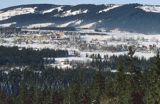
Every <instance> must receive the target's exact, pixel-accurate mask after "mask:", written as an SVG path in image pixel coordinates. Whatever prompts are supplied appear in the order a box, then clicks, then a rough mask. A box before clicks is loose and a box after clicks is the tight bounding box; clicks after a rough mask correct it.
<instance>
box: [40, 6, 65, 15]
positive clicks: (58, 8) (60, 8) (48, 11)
mask: <svg viewBox="0 0 160 104" xmlns="http://www.w3.org/2000/svg"><path fill="white" fill-rule="evenodd" d="M62 7H63V6H60V7H56V8H52V9H49V10H45V11H43V12H42V13H43V14H45V13H50V12H53V11H54V10H58V12H60V11H63V9H62Z"/></svg>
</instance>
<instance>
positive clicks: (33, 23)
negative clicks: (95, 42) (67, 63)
mask: <svg viewBox="0 0 160 104" xmlns="http://www.w3.org/2000/svg"><path fill="white" fill-rule="evenodd" d="M0 26H1V27H10V26H11V27H12V26H14V27H25V28H34V27H75V28H90V29H103V30H107V31H108V30H113V29H119V30H125V31H131V32H140V33H160V6H159V5H142V4H102V5H95V4H79V5H55V4H29V5H18V6H13V7H8V8H4V9H1V10H0Z"/></svg>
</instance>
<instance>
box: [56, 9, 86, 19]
mask: <svg viewBox="0 0 160 104" xmlns="http://www.w3.org/2000/svg"><path fill="white" fill-rule="evenodd" d="M87 12H88V10H76V11H72V10H67V11H64V12H63V13H62V14H58V15H56V16H57V17H67V16H75V15H78V14H85V13H87Z"/></svg>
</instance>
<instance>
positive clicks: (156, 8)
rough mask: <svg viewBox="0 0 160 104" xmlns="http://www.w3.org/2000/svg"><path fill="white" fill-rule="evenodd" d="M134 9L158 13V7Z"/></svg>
mask: <svg viewBox="0 0 160 104" xmlns="http://www.w3.org/2000/svg"><path fill="white" fill-rule="evenodd" d="M136 8H139V9H142V10H143V11H145V12H154V13H160V6H138V7H136Z"/></svg>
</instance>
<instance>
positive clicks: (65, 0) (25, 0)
mask: <svg viewBox="0 0 160 104" xmlns="http://www.w3.org/2000/svg"><path fill="white" fill-rule="evenodd" d="M35 3H37V4H42V3H47V4H68V5H75V4H84V3H85V4H111V3H112V4H125V3H141V4H156V5H160V0H0V8H5V7H9V6H15V5H21V4H35Z"/></svg>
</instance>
